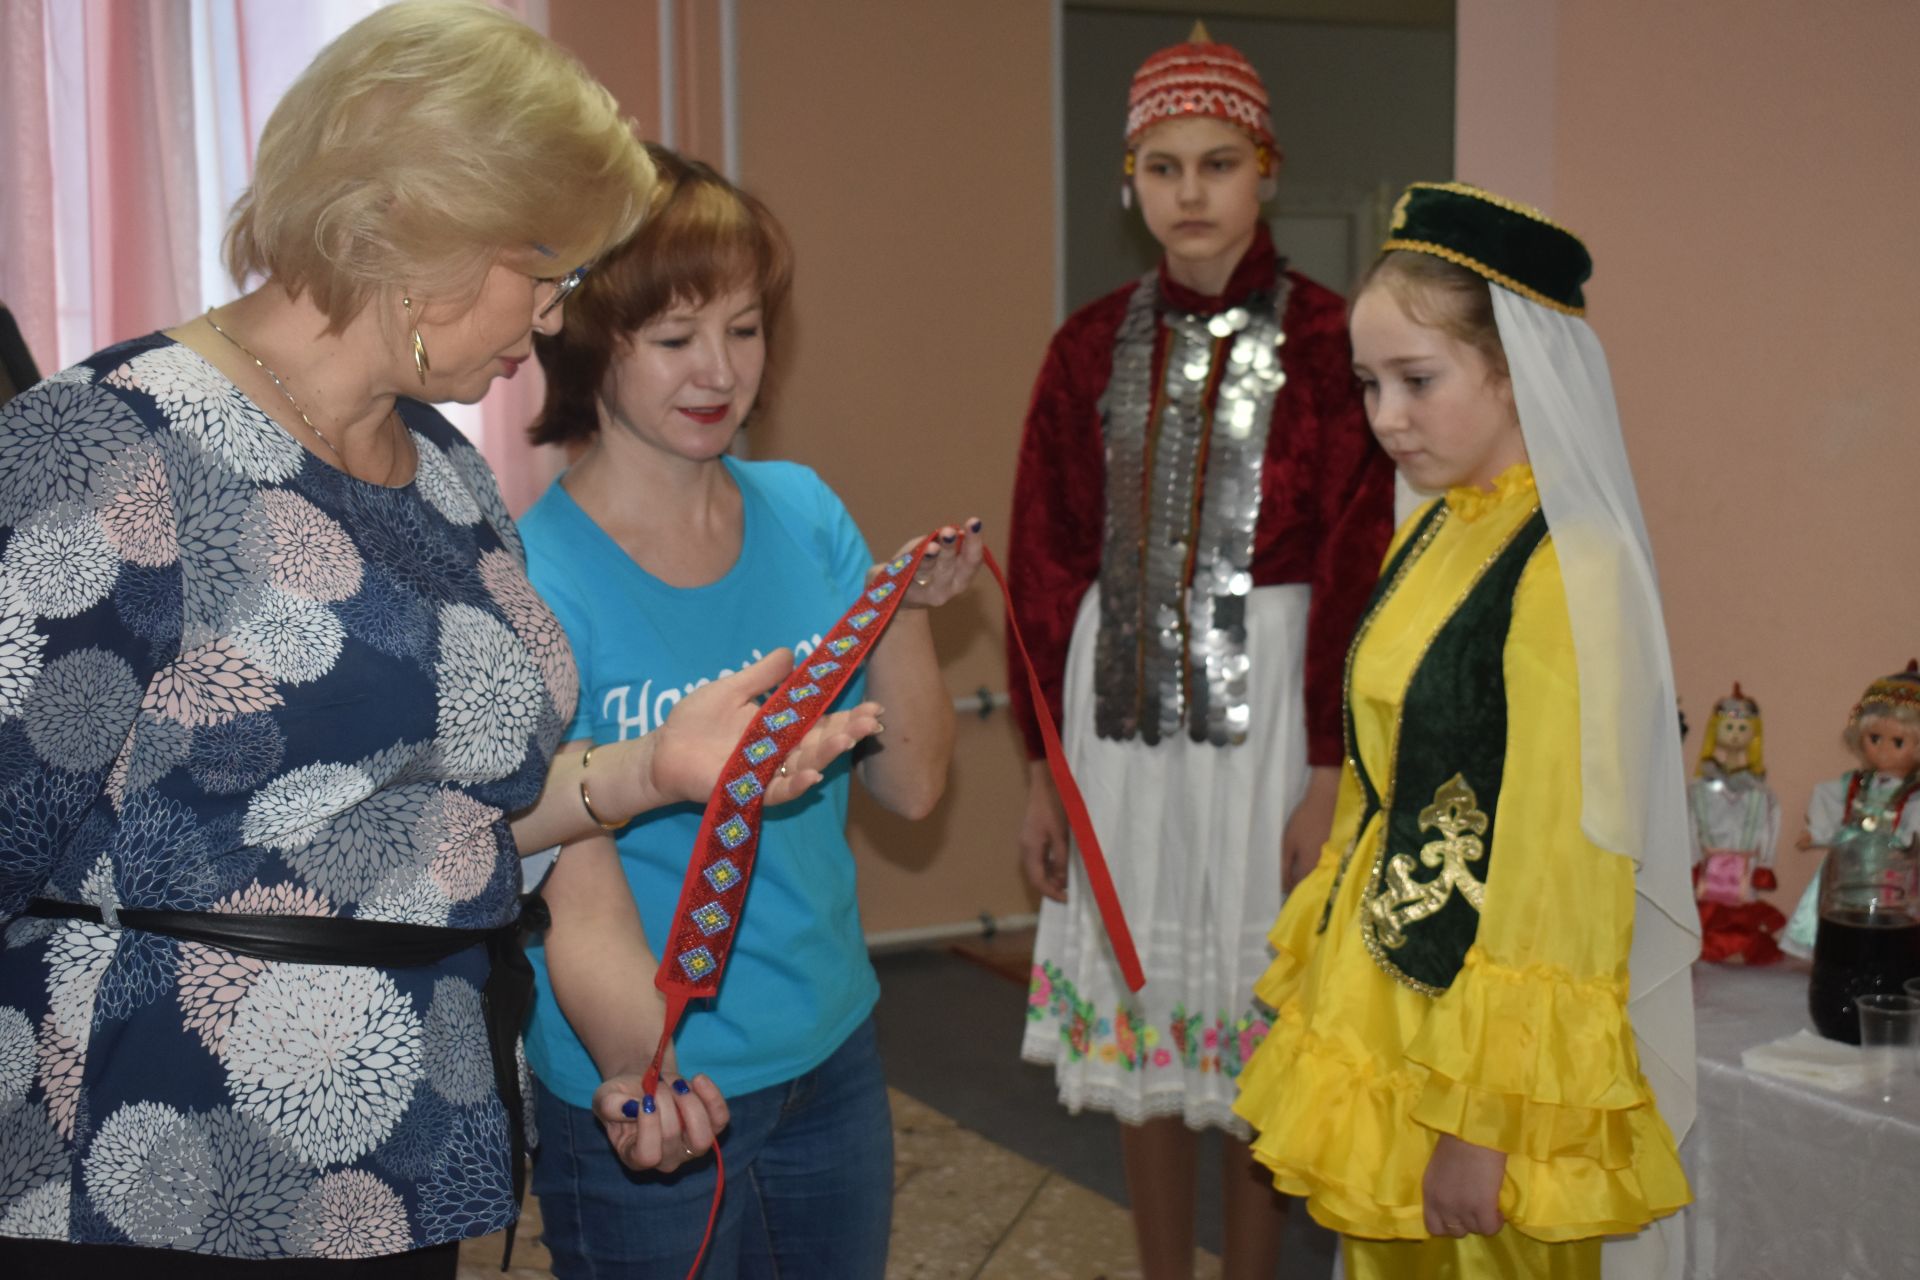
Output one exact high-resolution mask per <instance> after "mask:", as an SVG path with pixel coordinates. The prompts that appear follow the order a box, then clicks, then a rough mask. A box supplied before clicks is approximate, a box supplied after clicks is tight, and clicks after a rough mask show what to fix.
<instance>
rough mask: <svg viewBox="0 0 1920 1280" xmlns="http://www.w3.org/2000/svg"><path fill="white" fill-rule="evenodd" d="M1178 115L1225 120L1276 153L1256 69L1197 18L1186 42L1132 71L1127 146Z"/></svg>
mask: <svg viewBox="0 0 1920 1280" xmlns="http://www.w3.org/2000/svg"><path fill="white" fill-rule="evenodd" d="M1182 116H1212V117H1213V118H1215V119H1216V120H1224V121H1226V122H1227V123H1228V124H1230V125H1232V126H1233V127H1234V128H1236V129H1239V130H1241V131H1242V132H1244V133H1245V134H1246V135H1247V136H1248V137H1250V138H1252V139H1253V140H1254V142H1256V143H1258V144H1259V145H1260V146H1262V147H1265V148H1266V149H1267V150H1268V151H1270V152H1272V153H1274V154H1275V155H1278V154H1279V150H1280V148H1279V147H1278V146H1276V145H1275V144H1274V141H1273V118H1272V116H1271V114H1270V113H1269V107H1268V104H1267V87H1266V86H1265V85H1264V84H1262V83H1261V82H1260V73H1259V72H1257V71H1255V70H1254V69H1253V64H1252V63H1251V62H1248V61H1247V58H1246V55H1245V54H1243V53H1241V52H1240V51H1239V50H1238V49H1236V48H1234V47H1233V46H1232V45H1225V44H1215V43H1214V42H1213V40H1212V39H1211V38H1210V37H1209V36H1208V35H1207V28H1206V26H1205V24H1203V23H1198V22H1196V23H1194V24H1193V34H1191V35H1189V36H1188V37H1187V42H1186V43H1185V44H1176V45H1172V46H1170V47H1168V48H1165V49H1162V50H1160V52H1158V53H1156V54H1154V55H1153V56H1152V57H1150V58H1148V59H1147V60H1146V61H1145V62H1143V63H1141V64H1140V69H1139V70H1138V71H1136V72H1134V73H1133V87H1132V89H1130V90H1129V91H1128V93H1127V150H1128V151H1132V150H1133V148H1134V146H1135V145H1136V144H1137V143H1138V142H1139V141H1140V135H1141V134H1143V133H1145V132H1146V131H1147V130H1148V129H1151V128H1152V127H1153V126H1154V125H1156V124H1159V123H1160V122H1161V121H1162V120H1173V119H1177V118H1179V117H1182Z"/></svg>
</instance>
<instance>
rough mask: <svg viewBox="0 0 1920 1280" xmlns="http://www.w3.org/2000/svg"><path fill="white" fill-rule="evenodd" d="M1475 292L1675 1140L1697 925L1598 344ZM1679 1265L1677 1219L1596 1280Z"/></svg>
mask: <svg viewBox="0 0 1920 1280" xmlns="http://www.w3.org/2000/svg"><path fill="white" fill-rule="evenodd" d="M1489 288H1490V289H1491V291H1492V293H1493V309H1494V316H1495V319H1496V321H1497V322H1498V324H1499V327H1500V341H1501V345H1502V346H1503V347H1504V348H1505V349H1506V356H1507V363H1508V365H1509V367H1510V368H1511V369H1512V374H1513V391H1514V401H1515V404H1516V405H1517V407H1518V409H1519V412H1520V430H1521V434H1522V435H1523V436H1524V437H1525V439H1526V444H1527V455H1528V458H1529V459H1530V461H1531V462H1532V464H1533V474H1534V479H1535V482H1536V483H1537V485H1538V486H1539V491H1540V505H1541V508H1542V510H1544V511H1545V513H1546V517H1547V527H1548V529H1549V531H1550V532H1551V534H1552V536H1553V545H1554V548H1555V550H1556V551H1557V553H1558V554H1559V557H1560V571H1561V576H1562V577H1563V578H1564V579H1565V581H1566V588H1567V612H1568V614H1569V617H1570V619H1571V621H1572V625H1573V645H1574V652H1575V657H1576V659H1577V661H1578V663H1579V672H1580V765H1581V769H1580V773H1581V778H1580V781H1581V789H1582V808H1581V827H1582V829H1583V830H1584V831H1585V832H1586V835H1587V838H1588V839H1590V840H1592V841H1593V842H1594V843H1595V844H1597V845H1599V846H1600V847H1601V848H1603V849H1607V850H1610V851H1611V852H1613V853H1617V854H1620V855H1621V856H1622V857H1627V858H1632V859H1633V860H1634V867H1635V873H1634V886H1635V890H1636V893H1637V901H1636V904H1635V906H1636V909H1635V912H1634V927H1633V954H1632V958H1631V974H1632V990H1631V994H1630V999H1629V1004H1628V1010H1629V1013H1630V1014H1631V1016H1632V1019H1633V1028H1634V1035H1635V1038H1636V1040H1637V1041H1638V1044H1639V1054H1640V1068H1641V1070H1642V1071H1643V1072H1645V1073H1646V1077H1647V1080H1648V1083H1649V1084H1651V1085H1652V1087H1653V1092H1654V1096H1655V1098H1656V1099H1657V1100H1658V1102H1659V1106H1660V1113H1661V1115H1663V1116H1664V1117H1665V1118H1666V1121H1667V1124H1668V1126H1669V1127H1670V1128H1671V1129H1672V1130H1673V1135H1674V1138H1675V1140H1676V1141H1678V1140H1679V1139H1681V1138H1683V1137H1685V1136H1686V1133H1687V1131H1688V1129H1690V1128H1691V1127H1692V1125H1693V1117H1694V1035H1693V983H1692V965H1693V961H1694V958H1695V957H1696V956H1697V955H1698V954H1699V952H1700V917H1699V913H1698V908H1697V907H1696V905H1695V903H1694V896H1693V887H1692V880H1691V867H1692V861H1693V859H1692V845H1691V836H1690V831H1691V826H1690V823H1689V821H1688V817H1687V798H1686V766H1685V763H1684V761H1683V759H1682V753H1681V743H1680V730H1679V719H1678V714H1679V712H1678V704H1677V703H1676V701H1675V698H1674V688H1673V662H1672V659H1671V657H1670V655H1669V653H1668V649H1667V629H1666V622H1665V618H1664V616H1663V614H1662V611H1661V608H1660V586H1659V582H1658V580H1657V579H1656V577H1655V574H1654V568H1653V551H1652V547H1651V546H1650V545H1649V543H1648V539H1647V526H1646V521H1645V519H1644V518H1643V516H1642V515H1641V512H1640V499H1639V495H1638V492H1637V490H1636V489H1635V487H1634V483H1633V472H1632V470H1631V469H1630V468H1629V467H1628V465H1627V450H1626V442H1625V440H1624V438H1623V437H1622V435H1621V432H1620V413H1619V409H1618V407H1617V406H1616V405H1615V402H1614V397H1613V380H1612V378H1611V376H1610V375H1609V374H1608V371H1607V357H1606V353H1605V352H1604V351H1602V350H1601V347H1600V340H1599V338H1598V337H1596V336H1595V335H1594V332H1593V330H1592V329H1591V328H1590V327H1589V326H1588V325H1587V323H1586V321H1584V320H1582V319H1580V318H1579V317H1577V316H1571V315H1567V314H1564V313H1563V312H1559V311H1555V310H1553V309H1551V308H1548V307H1544V306H1541V305H1540V304H1538V303H1536V302H1532V301H1529V300H1528V299H1526V298H1523V297H1521V296H1519V295H1518V294H1515V293H1513V292H1510V291H1509V290H1507V289H1504V288H1502V287H1500V286H1499V285H1490V286H1489ZM1655 1250H1657V1251H1658V1253H1657V1254H1656V1253H1654V1252H1653V1251H1655ZM1629 1253H1630V1254H1632V1255H1633V1257H1632V1260H1631V1261H1628V1260H1627V1258H1626V1256H1625V1255H1626V1254H1629ZM1682 1253H1684V1247H1683V1246H1682V1245H1681V1244H1680V1240H1679V1233H1678V1221H1677V1215H1676V1217H1675V1218H1672V1219H1668V1220H1667V1221H1666V1222H1665V1223H1659V1224H1655V1227H1653V1228H1649V1230H1648V1231H1646V1232H1643V1233H1642V1234H1641V1236H1639V1237H1634V1238H1632V1241H1631V1243H1630V1244H1629V1245H1628V1246H1627V1247H1626V1248H1625V1249H1624V1250H1622V1249H1616V1248H1615V1247H1614V1246H1613V1245H1612V1244H1611V1243H1610V1244H1609V1247H1608V1251H1607V1262H1606V1270H1607V1274H1608V1276H1609V1277H1610V1278H1611V1277H1613V1276H1616V1275H1617V1276H1622V1277H1624V1276H1633V1277H1635V1280H1641V1278H1643V1277H1656V1278H1657V1277H1659V1276H1663V1275H1675V1276H1677V1275H1678V1274H1679V1267H1680V1265H1681V1262H1682V1260H1683V1259H1682V1258H1681V1256H1679V1255H1680V1254H1682ZM1661 1254H1664V1255H1665V1256H1664V1257H1662V1256H1659V1255H1661ZM1616 1255H1619V1256H1616Z"/></svg>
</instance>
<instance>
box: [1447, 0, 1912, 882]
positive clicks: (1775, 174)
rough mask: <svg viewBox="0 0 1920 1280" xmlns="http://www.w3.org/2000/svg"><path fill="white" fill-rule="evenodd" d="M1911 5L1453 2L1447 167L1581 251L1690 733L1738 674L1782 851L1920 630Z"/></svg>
mask: <svg viewBox="0 0 1920 1280" xmlns="http://www.w3.org/2000/svg"><path fill="white" fill-rule="evenodd" d="M1916 49H1920V5H1915V4H1912V3H1910V2H1909V0H1853V2H1851V3H1847V4H1838V5H1832V4H1829V5H1808V4H1804V3H1798V2H1797V0H1690V2H1689V3H1687V4H1673V3H1671V2H1670V0H1524V2H1522V0H1461V3H1460V99H1459V103H1458V129H1459V136H1458V139H1457V150H1456V155H1457V157H1458V165H1457V173H1458V176H1460V177H1461V178H1463V179H1465V180H1468V181H1474V182H1483V183H1486V184H1488V185H1491V186H1494V187H1496V188H1499V189H1501V190H1503V191H1509V192H1510V193H1511V194H1513V195H1515V196H1518V197H1520V198H1523V199H1527V200H1531V201H1536V202H1538V203H1541V204H1543V205H1544V206H1545V207H1546V208H1547V209H1548V210H1549V211H1550V212H1552V213H1554V214H1556V215H1557V216H1558V217H1560V218H1561V219H1562V220H1564V221H1565V222H1566V223H1568V224H1569V225H1570V226H1572V227H1573V228H1574V229H1575V230H1577V231H1579V232H1580V233H1581V234H1582V235H1583V236H1584V237H1585V239H1586V241H1587V243H1588V245H1589V246H1590V247H1591V248H1592V250H1593V254H1594V258H1595V261H1596V263H1597V268H1596V272H1595V280H1594V283H1593V285H1592V286H1591V288H1590V290H1589V295H1588V296H1589V299H1590V301H1591V303H1592V308H1591V315H1590V318H1591V320H1592V322H1593V324H1594V327H1595V329H1596V330H1597V331H1598V332H1599V334H1600V336H1601V338H1602V340H1603V341H1604V342H1605V343H1606V346H1607V352H1608V355H1609V357H1610V358H1611V360H1612V363H1613V371H1614V382H1615V386H1616V388H1617V390H1618V393H1619V398H1620V410H1621V416H1622V419H1623V421H1624V423H1625V427H1626V432H1627V438H1628V447H1629V449H1630V451H1631V453H1632V457H1633V461H1634V469H1635V472H1636V474H1637V476H1638V478H1639V483H1640V493H1641V500H1642V503H1643V505H1644V506H1645V508H1646V513H1647V523H1648V526H1649V528H1650V529H1651V531H1652V535H1653V539H1654V546H1655V551H1656V553H1657V555H1658V558H1659V564H1660V571H1661V582H1662V586H1663V588H1664V593H1665V597H1666V607H1667V620H1668V629H1669V631H1670V633H1671V635H1672V640H1673V654H1674V666H1675V673H1676V676H1677V678H1678V682H1679V688H1680V695H1681V699H1682V702H1683V705H1684V706H1685V708H1686V710H1687V713H1688V718H1689V719H1690V720H1691V721H1692V722H1693V725H1694V732H1693V736H1692V737H1691V738H1690V739H1689V742H1688V746H1689V748H1690V751H1689V754H1690V755H1691V754H1692V751H1693V750H1697V748H1698V746H1699V734H1700V731H1701V729H1702V728H1703V727H1704V725H1705V723H1706V718H1707V714H1708V712H1709V711H1710V710H1711V708H1712V703H1713V700H1714V699H1715V698H1716V697H1719V696H1720V695H1721V694H1723V693H1724V692H1726V690H1727V688H1728V686H1729V685H1730V684H1731V683H1732V682H1733V681H1734V680H1736V679H1737V680H1739V681H1740V682H1741V683H1742V685H1743V686H1744V687H1745V688H1746V690H1747V691H1748V692H1749V693H1751V694H1753V695H1754V696H1755V697H1756V698H1758V699H1759V701H1760V704H1761V706H1762V708H1763V709H1764V711H1765V712H1766V728H1767V763H1768V765H1769V767H1770V772H1771V775H1772V781H1773V784H1774V786H1775V789H1776V790H1777V791H1778V792H1779V794H1780V798H1781V802H1782V804H1783V805H1784V807H1785V809H1786V814H1787V826H1786V831H1785V833H1784V837H1785V838H1784V840H1783V853H1782V855H1781V859H1780V866H1781V882H1782V891H1781V893H1780V894H1779V895H1777V896H1778V897H1779V898H1780V899H1781V905H1782V907H1783V909H1790V908H1791V904H1792V902H1793V901H1794V900H1795V899H1796V898H1797V896H1798V892H1799V889H1800V886H1801V885H1802V884H1803V883H1804V882H1805V880H1806V879H1807V877H1808V876H1809V875H1811V873H1812V871H1813V860H1812V859H1811V857H1809V856H1808V855H1802V854H1796V853H1794V852H1792V851H1791V848H1790V845H1791V841H1792V838H1793V836H1794V834H1795V833H1796V832H1797V831H1798V830H1799V821H1800V815H1801V814H1802V813H1803V812H1804V809H1805V805H1806V800H1807V796H1808V794H1809V792H1810V791H1811V789H1812V787H1813V786H1814V784H1815V783H1817V782H1819V781H1820V780H1822V779H1824V778H1827V777H1830V776H1834V775H1835V774H1837V773H1838V772H1839V771H1840V770H1842V769H1844V768H1846V767H1849V760H1848V758H1847V756H1846V755H1845V753H1844V752H1843V751H1842V749H1841V748H1840V746H1839V743H1838V737H1839V732H1840V729H1841V727H1842V725H1843V723H1844V720H1845V717H1846V714H1847V710H1848V708H1849V707H1850V706H1851V705H1852V703H1853V701H1854V699H1855V698H1857V697H1858V696H1859V694H1860V691H1861V689H1862V688H1864V687H1865V685H1866V683H1867V681H1868V680H1869V679H1871V678H1873V677H1875V676H1878V675H1882V674H1885V673H1886V672H1888V671H1892V670H1896V669H1898V668H1899V667H1900V666H1901V665H1902V664H1904V663H1905V662H1906V660H1907V659H1908V658H1909V657H1911V656H1913V655H1914V654H1915V653H1916V652H1920V569H1917V568H1916V566H1915V558H1914V552H1913V550H1912V548H1913V547H1914V546H1915V544H1916V541H1920V539H1916V530H1917V529H1920V520H1916V514H1917V512H1920V501H1916V487H1915V478H1916V477H1920V418H1917V417H1916V407H1917V406H1920V360H1916V358H1915V346H1916V338H1920V325H1917V324H1916V322H1915V301H1916V299H1920V252H1916V251H1915V249H1914V245H1913V237H1912V233H1911V230H1910V227H1911V223H1912V220H1913V217H1914V211H1915V210H1916V209H1920V95H1916V94H1915V93H1914V91H1913V87H1912V63H1913V55H1914V51H1915V50H1916Z"/></svg>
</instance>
